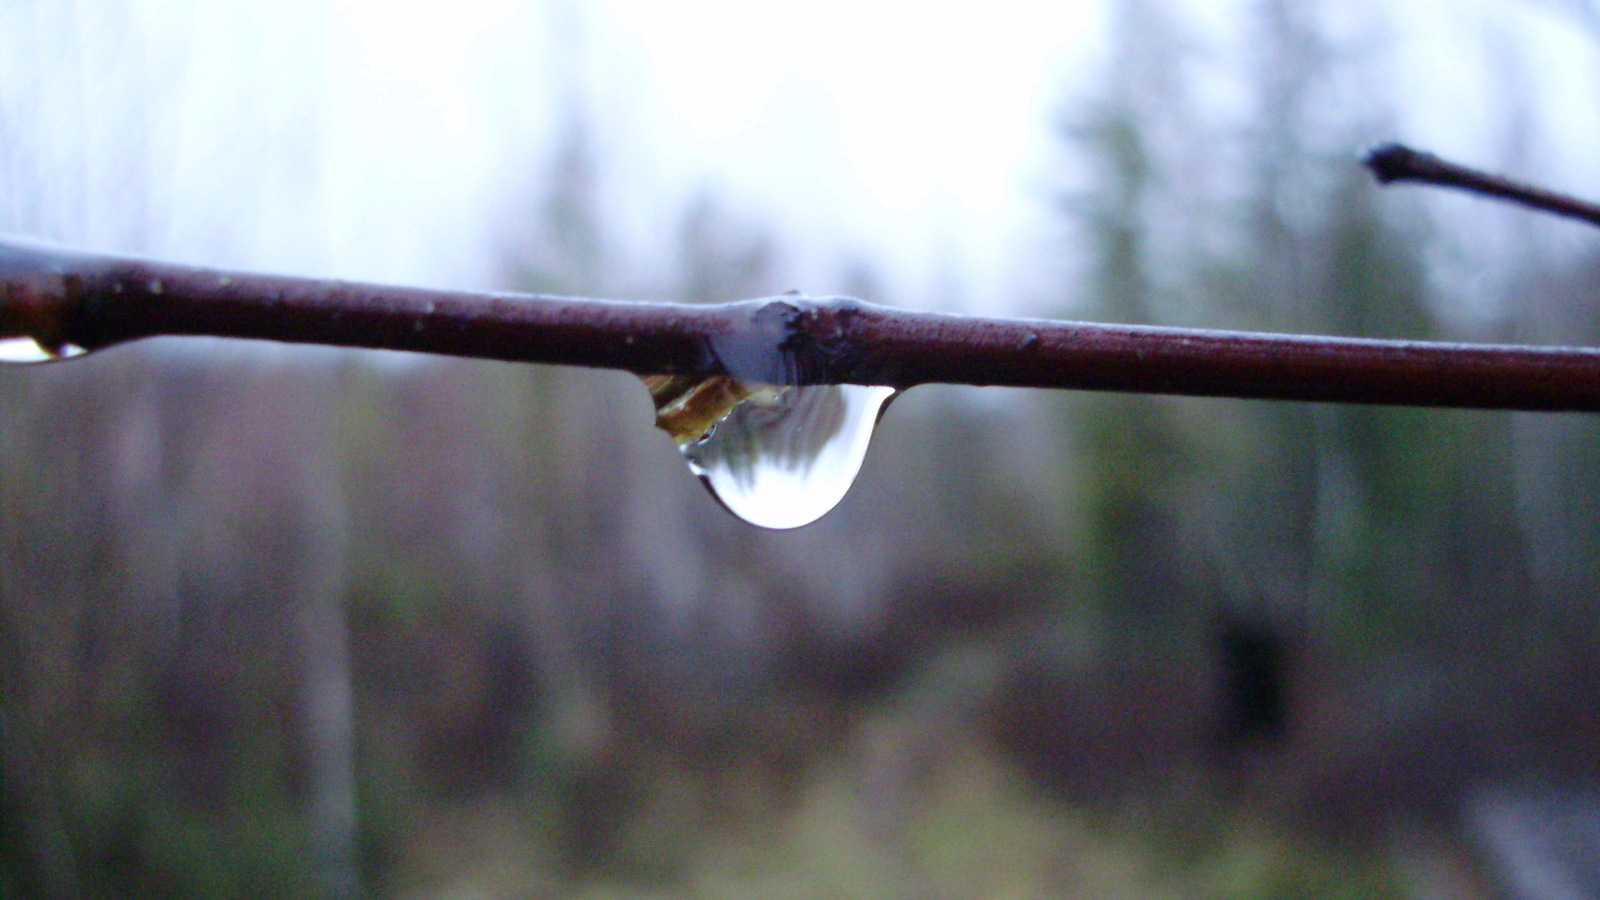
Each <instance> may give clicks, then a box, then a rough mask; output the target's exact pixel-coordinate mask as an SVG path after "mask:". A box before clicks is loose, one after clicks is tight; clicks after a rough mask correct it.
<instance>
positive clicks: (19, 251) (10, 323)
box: [0, 238, 84, 363]
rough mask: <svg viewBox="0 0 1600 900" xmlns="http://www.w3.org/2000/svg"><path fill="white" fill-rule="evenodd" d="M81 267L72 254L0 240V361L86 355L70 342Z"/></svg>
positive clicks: (81, 348) (47, 359) (39, 361)
mask: <svg viewBox="0 0 1600 900" xmlns="http://www.w3.org/2000/svg"><path fill="white" fill-rule="evenodd" d="M77 263H78V261H77V260H75V258H74V256H73V254H72V253H71V252H69V251H57V250H54V249H53V248H49V247H48V246H46V245H41V244H38V243H37V242H33V241H29V240H27V239H21V238H6V239H4V241H0V363H41V362H54V361H56V360H59V359H69V358H71V357H74V356H81V355H83V352H84V348H83V347H81V346H79V345H77V344H76V343H73V342H72V341H71V340H70V339H69V338H68V335H70V334H72V329H71V324H72V319H73V309H74V305H75V304H76V303H77V302H78V300H79V297H80V295H81V293H82V278H81V275H80V274H79V272H78V271H77Z"/></svg>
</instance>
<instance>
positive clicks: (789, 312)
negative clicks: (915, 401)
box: [0, 240, 1600, 411]
mask: <svg viewBox="0 0 1600 900" xmlns="http://www.w3.org/2000/svg"><path fill="white" fill-rule="evenodd" d="M161 335H207V336H213V337H224V338H248V339H260V340H272V341H286V342H291V343H305V344H328V345H336V346H345V347H361V348H372V349H385V350H403V351H412V352H422V353H435V354H444V355H450V356H460V357H472V358H479V359H494V360H508V361H515V362H534V363H553V364H560V365H574V366H591V367H602V368H613V369H624V370H627V371H631V372H635V373H639V374H682V375H696V376H703V377H704V376H717V375H731V376H734V377H737V378H740V379H743V380H749V381H763V382H769V383H779V384H816V383H857V384H882V385H892V386H895V387H901V388H905V387H910V386H912V385H917V384H923V383H931V382H944V383H954V384H976V385H1006V386H1011V387H1040V388H1075V389H1089V390H1110V391H1132V392H1141V393H1158V394H1189V395H1206V396H1219V397H1254V398H1265V399H1278V400H1312V401H1329V402H1345V403H1385V404H1403V405H1415V406H1453V407H1477V408H1488V409H1526V410H1587V411H1600V350H1594V349H1584V348H1539V347H1522V346H1503V345H1470V344H1447V343H1426V342H1412V341H1387V340H1361V339H1349V338H1326V337H1313V336H1304V335H1282V334H1256V333H1243V332H1226V331H1205V330H1195V329H1184V328H1161V327H1145V326H1130V325H1106V324H1097V323H1087V322H1065V321H1050V320H1040V319H1000V318H984V317H977V316H956V315H944V314H937V313H921V312H904V311H901V310H895V309H889V308H887V307H882V306H876V305H872V304H867V303H863V302H860V301H857V300H851V299H847V298H829V299H813V298H808V297H802V296H798V295H795V296H782V297H772V298H766V299H763V300H752V301H746V302H743V303H733V304H724V305H719V306H691V305H684V304H673V303H633V302H613V301H603V300H590V299H584V298H573V297H553V296H542V295H529V294H512V293H475V292H465V291H441V290H427V289H421V288H408V287H393V286H386V285H374V284H360V283H354V282H344V281H330V280H321V279H309V278H293V277H284V276H272V275H257V274H249V273H242V272H224V271H219V270H214V269H205V268H196V267H191V266H180V265H174V264H169V263H162V262H154V261H149V260H142V259H132V258H124V257H114V256H106V255H100V254H93V253H84V252H79V251H67V250H61V249H59V248H53V247H47V246H42V245H38V244H34V243H32V242H27V241H21V240H0V345H4V344H7V343H10V344H15V343H16V341H18V340H20V339H28V340H30V341H31V342H32V343H33V344H37V345H38V346H39V347H42V348H44V349H45V350H46V351H49V352H52V353H67V352H71V351H72V350H73V349H74V348H82V349H84V350H91V351H92V350H96V349H99V348H103V347H108V346H111V345H114V344H119V343H123V342H126V341H131V340H136V339H140V338H146V337H155V336H161Z"/></svg>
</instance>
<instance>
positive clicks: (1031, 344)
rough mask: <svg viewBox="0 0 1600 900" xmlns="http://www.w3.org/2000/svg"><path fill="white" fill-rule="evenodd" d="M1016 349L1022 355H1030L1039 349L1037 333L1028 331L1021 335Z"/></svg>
mask: <svg viewBox="0 0 1600 900" xmlns="http://www.w3.org/2000/svg"><path fill="white" fill-rule="evenodd" d="M1017 349H1018V350H1019V351H1021V352H1023V353H1031V352H1032V351H1034V350H1037V349H1039V333H1038V332H1036V331H1030V332H1028V333H1027V334H1025V335H1023V336H1022V340H1020V341H1018V342H1017Z"/></svg>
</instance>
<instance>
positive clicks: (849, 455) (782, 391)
mask: <svg viewBox="0 0 1600 900" xmlns="http://www.w3.org/2000/svg"><path fill="white" fill-rule="evenodd" d="M645 384H646V385H647V386H648V387H649V388H650V394H651V396H652V398H654V400H655V402H656V425H657V426H658V427H660V428H661V429H662V430H663V431H666V432H667V433H668V434H670V435H672V438H673V440H675V441H676V442H677V443H678V449H680V450H681V451H683V456H684V459H685V460H686V461H687V462H688V463H689V469H690V471H692V472H694V473H695V474H696V475H698V476H700V480H701V481H703V482H704V483H705V485H706V487H707V488H709V489H710V490H711V493H712V495H713V496H715V497H716V498H717V500H719V501H720V502H721V503H722V505H723V506H725V507H727V509H728V511H729V512H731V513H733V514H734V515H736V516H738V517H739V518H741V519H744V520H745V521H746V522H749V523H750V524H752V525H759V526H761V527H763V528H799V527H800V526H801V525H808V524H810V523H812V522H814V521H816V520H817V519H819V518H821V517H822V516H823V514H825V513H827V512H828V510H831V509H833V507H834V506H835V505H837V504H838V502H839V501H840V500H841V499H843V498H844V495H845V493H846V492H847V491H848V490H849V489H850V485H851V484H853V483H854V482H855V478H856V473H858V472H860V471H861V461H862V460H863V459H865V458H866V455H867V445H868V444H869V443H870V442H871V439H872V432H873V429H874V428H875V427H876V426H877V422H878V416H879V415H880V414H881V413H882V411H883V408H884V405H885V404H886V403H888V402H889V400H890V399H891V398H892V397H893V396H894V395H895V389H894V388H891V387H881V386H873V385H860V384H839V385H833V384H829V385H813V386H805V387H782V386H774V385H768V384H761V383H757V382H742V381H739V380H738V379H734V378H729V377H717V378H706V379H696V378H693V377H687V376H659V375H658V376H649V377H646V378H645Z"/></svg>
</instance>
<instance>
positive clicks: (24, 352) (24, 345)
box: [0, 337, 86, 363]
mask: <svg viewBox="0 0 1600 900" xmlns="http://www.w3.org/2000/svg"><path fill="white" fill-rule="evenodd" d="M85 352H86V351H85V350H84V349H83V348H82V347H79V346H78V345H77V344H62V345H61V346H59V347H57V348H55V349H46V348H45V346H44V345H43V344H40V343H39V342H38V341H36V340H34V339H33V338H30V337H10V338H0V363H41V362H55V361H56V360H61V359H71V358H72V357H74V356H82V355H83V354H84V353H85Z"/></svg>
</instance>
